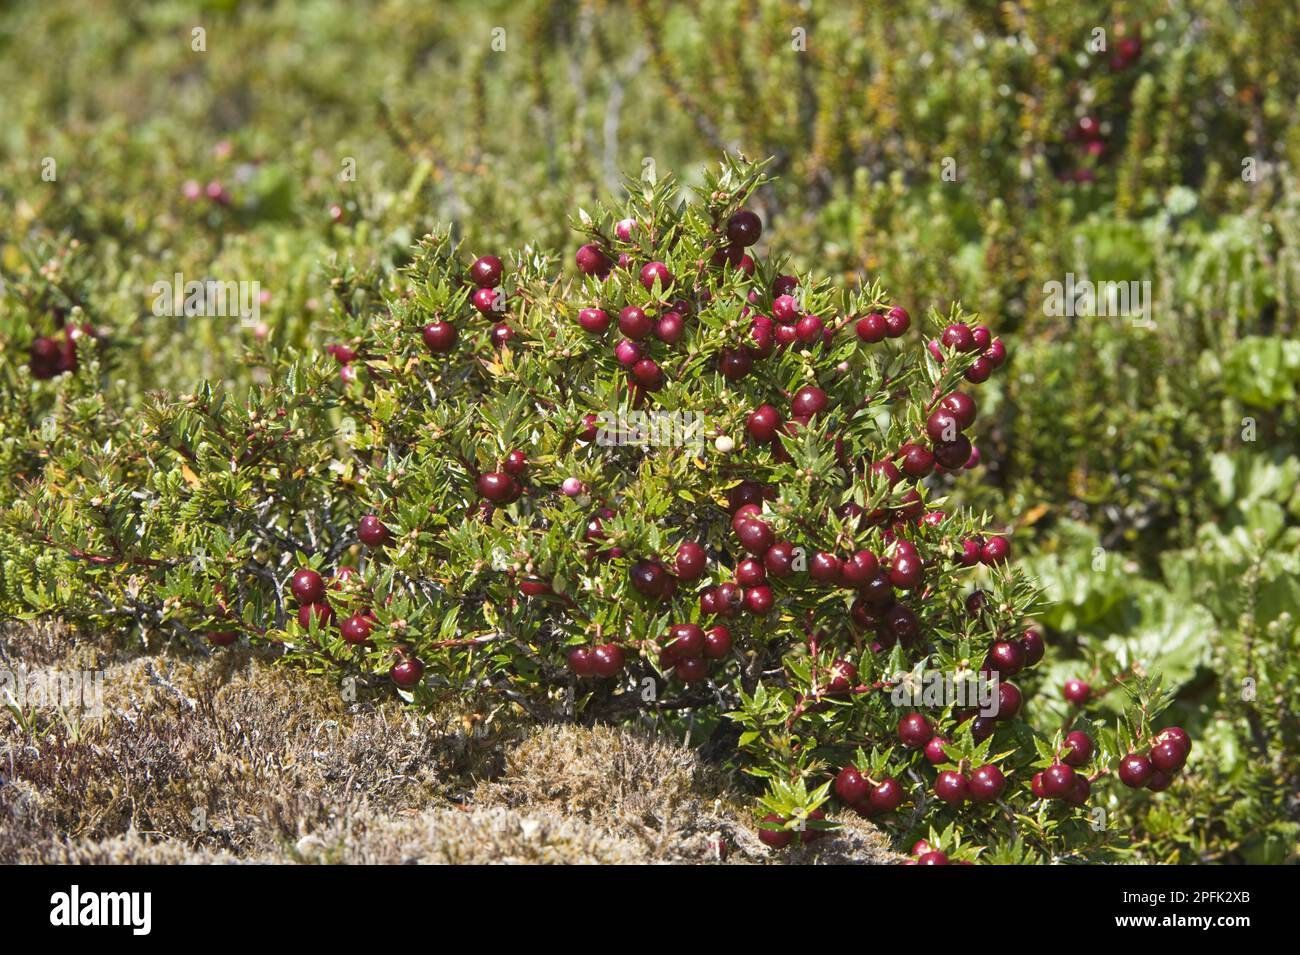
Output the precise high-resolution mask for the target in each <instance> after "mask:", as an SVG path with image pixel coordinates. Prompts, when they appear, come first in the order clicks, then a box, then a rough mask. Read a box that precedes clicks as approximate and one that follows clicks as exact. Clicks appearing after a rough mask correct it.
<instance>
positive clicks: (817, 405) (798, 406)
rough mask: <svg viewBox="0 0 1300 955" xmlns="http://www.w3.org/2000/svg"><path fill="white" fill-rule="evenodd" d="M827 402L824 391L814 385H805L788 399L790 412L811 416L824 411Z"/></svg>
mask: <svg viewBox="0 0 1300 955" xmlns="http://www.w3.org/2000/svg"><path fill="white" fill-rule="evenodd" d="M827 403H828V402H827V398H826V392H824V391H822V390H821V389H820V388H818V387H816V386H814V385H805V386H804V387H802V388H800V389H799V390H798V391H796V392H795V394H794V397H793V398H792V399H790V412H791V414H796V415H806V416H808V417H810V418H811V417H812V416H813V415H817V414H821V413H822V412H823V411H825V410H826V405H827Z"/></svg>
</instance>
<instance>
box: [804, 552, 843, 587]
mask: <svg viewBox="0 0 1300 955" xmlns="http://www.w3.org/2000/svg"><path fill="white" fill-rule="evenodd" d="M843 573H844V570H843V566H842V565H841V564H840V559H839V558H838V557H836V556H835V555H834V554H830V553H827V552H826V551H818V552H817V553H816V554H813V556H812V560H810V561H809V562H808V576H809V577H811V578H812V579H813V580H815V581H818V582H819V583H823V584H838V583H839V582H840V579H841V577H842V576H843Z"/></svg>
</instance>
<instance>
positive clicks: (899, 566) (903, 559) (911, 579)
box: [889, 554, 922, 590]
mask: <svg viewBox="0 0 1300 955" xmlns="http://www.w3.org/2000/svg"><path fill="white" fill-rule="evenodd" d="M921 579H922V570H921V559H920V558H919V557H914V556H912V555H910V554H901V555H899V556H897V557H895V558H894V561H893V564H892V566H891V567H890V568H889V582H890V583H891V584H893V585H894V586H895V587H897V588H898V589H899V590H912V589H913V588H915V587H918V586H920V584H921Z"/></svg>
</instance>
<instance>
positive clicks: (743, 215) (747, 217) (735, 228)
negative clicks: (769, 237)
mask: <svg viewBox="0 0 1300 955" xmlns="http://www.w3.org/2000/svg"><path fill="white" fill-rule="evenodd" d="M762 234H763V220H762V219H760V218H759V217H758V216H757V215H756V214H755V213H753V212H750V211H749V210H748V209H741V210H740V211H739V212H737V213H736V214H735V215H734V216H732V217H731V218H730V219H729V220H728V221H727V240H728V241H729V242H731V243H732V244H733V245H738V246H741V247H744V248H748V247H749V246H751V245H753V244H754V243H755V242H757V241H758V238H759V236H761V235H762Z"/></svg>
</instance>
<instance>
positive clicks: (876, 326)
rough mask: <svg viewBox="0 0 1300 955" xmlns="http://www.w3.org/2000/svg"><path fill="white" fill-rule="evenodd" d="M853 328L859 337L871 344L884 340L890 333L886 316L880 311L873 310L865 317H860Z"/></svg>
mask: <svg viewBox="0 0 1300 955" xmlns="http://www.w3.org/2000/svg"><path fill="white" fill-rule="evenodd" d="M853 330H854V331H856V332H857V333H858V338H860V339H862V340H863V341H864V342H866V343H867V344H869V345H874V344H875V343H876V342H882V341H884V340H885V337H886V336H887V335H888V334H889V326H888V325H886V324H885V316H883V315H881V314H880V313H879V312H872V313H871V314H870V315H867V316H865V317H864V318H859V319H858V321H857V323H856V324H855V325H854V326H853Z"/></svg>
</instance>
